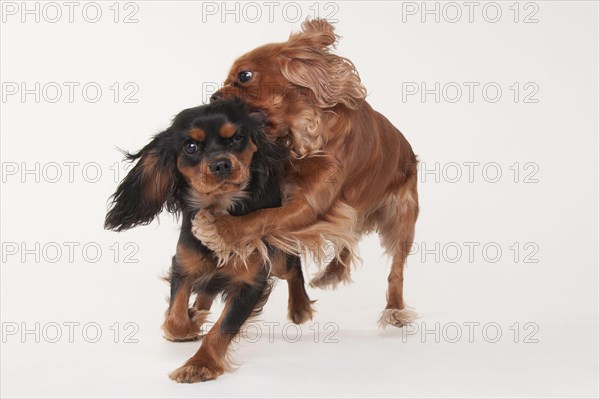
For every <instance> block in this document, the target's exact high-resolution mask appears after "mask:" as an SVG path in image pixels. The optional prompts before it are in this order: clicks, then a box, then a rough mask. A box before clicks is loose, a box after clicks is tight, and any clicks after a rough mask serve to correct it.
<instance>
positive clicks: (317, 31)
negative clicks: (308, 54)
mask: <svg viewBox="0 0 600 399" xmlns="http://www.w3.org/2000/svg"><path fill="white" fill-rule="evenodd" d="M334 30H335V27H334V26H333V25H332V24H331V23H329V21H327V20H326V19H307V20H306V21H304V22H303V23H302V31H301V32H299V33H295V34H292V35H291V36H290V39H291V40H299V41H303V42H305V43H306V44H307V45H309V46H310V47H311V48H315V49H319V50H323V49H325V48H327V47H329V46H334V45H335V44H336V42H337V41H338V39H339V36H338V35H336V34H335V33H333V31H334Z"/></svg>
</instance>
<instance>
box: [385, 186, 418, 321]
mask: <svg viewBox="0 0 600 399" xmlns="http://www.w3.org/2000/svg"><path fill="white" fill-rule="evenodd" d="M418 215H419V202H418V195H417V176H416V174H413V175H411V176H409V178H408V181H407V182H406V183H405V184H404V185H403V186H402V188H401V190H400V193H399V195H398V196H394V197H392V198H390V201H389V202H388V203H387V206H386V207H385V209H384V210H383V211H382V214H381V215H380V217H381V219H380V221H379V232H380V234H381V238H382V243H383V246H384V247H385V248H386V250H387V251H388V252H389V253H391V254H393V259H392V270H391V271H390V274H389V276H388V289H387V306H386V307H385V310H384V311H383V312H382V313H381V317H380V319H379V324H380V326H381V327H382V328H385V327H386V326H387V325H388V324H389V325H393V326H396V327H403V326H405V325H407V324H409V323H411V322H412V321H413V320H414V319H415V318H416V317H417V314H416V313H415V312H413V311H412V310H409V309H407V308H406V305H405V303H404V298H403V284H404V264H405V263H406V257H407V255H408V252H409V250H410V248H411V246H412V243H413V240H414V236H415V223H416V221H417V216H418Z"/></svg>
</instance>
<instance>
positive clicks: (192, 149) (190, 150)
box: [183, 143, 198, 154]
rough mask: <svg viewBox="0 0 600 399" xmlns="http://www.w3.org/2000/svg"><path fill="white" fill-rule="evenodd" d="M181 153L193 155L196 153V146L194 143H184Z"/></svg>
mask: <svg viewBox="0 0 600 399" xmlns="http://www.w3.org/2000/svg"><path fill="white" fill-rule="evenodd" d="M183 151H185V152H186V153H187V154H195V153H196V152H198V145H197V144H196V143H185V144H184V145H183Z"/></svg>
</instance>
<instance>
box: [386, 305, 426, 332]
mask: <svg viewBox="0 0 600 399" xmlns="http://www.w3.org/2000/svg"><path fill="white" fill-rule="evenodd" d="M418 317H419V316H418V315H417V313H416V312H414V311H412V310H410V309H406V308H404V309H386V310H384V311H383V312H381V317H379V326H380V327H381V328H386V327H387V326H388V325H391V326H394V327H404V326H406V325H408V324H410V323H412V322H413V321H415V320H416V319H417V318H418Z"/></svg>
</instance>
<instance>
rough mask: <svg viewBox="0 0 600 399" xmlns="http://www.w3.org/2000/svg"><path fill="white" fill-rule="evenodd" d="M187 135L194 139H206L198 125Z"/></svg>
mask: <svg viewBox="0 0 600 399" xmlns="http://www.w3.org/2000/svg"><path fill="white" fill-rule="evenodd" d="M188 135H189V136H190V137H191V138H193V139H194V140H196V141H204V139H206V133H205V132H204V130H202V129H200V128H199V127H195V128H193V129H192V130H190V131H189V132H188Z"/></svg>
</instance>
